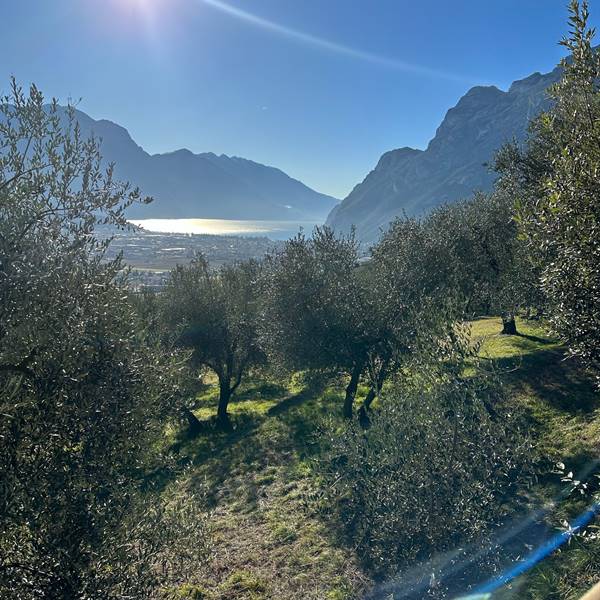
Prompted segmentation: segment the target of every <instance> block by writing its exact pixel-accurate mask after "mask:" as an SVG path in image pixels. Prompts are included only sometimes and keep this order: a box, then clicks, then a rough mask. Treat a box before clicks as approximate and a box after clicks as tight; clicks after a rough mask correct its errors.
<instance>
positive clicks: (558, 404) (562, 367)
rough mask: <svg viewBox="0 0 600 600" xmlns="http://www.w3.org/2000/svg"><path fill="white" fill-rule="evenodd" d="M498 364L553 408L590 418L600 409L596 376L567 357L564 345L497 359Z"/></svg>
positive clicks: (516, 383) (516, 386)
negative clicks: (592, 376) (592, 375)
mask: <svg viewBox="0 0 600 600" xmlns="http://www.w3.org/2000/svg"><path fill="white" fill-rule="evenodd" d="M494 364H495V365H496V366H497V367H498V369H499V370H500V372H501V373H504V375H505V377H506V381H507V383H508V384H509V385H510V386H511V387H513V388H514V389H516V391H526V392H528V393H533V394H534V395H535V396H537V398H538V399H539V401H540V402H543V403H545V404H547V405H548V406H550V407H552V408H555V409H558V410H560V411H563V412H565V413H568V414H569V415H579V416H582V415H583V416H586V415H588V416H590V417H591V416H593V413H594V412H595V411H596V410H597V409H599V408H600V392H599V391H598V390H597V388H596V386H595V384H594V382H593V380H592V378H591V377H589V376H588V375H587V374H586V373H585V371H584V370H583V369H582V367H581V366H580V365H579V364H577V363H576V361H575V360H573V359H567V358H565V353H564V350H563V349H561V348H553V349H549V350H538V351H537V352H533V353H530V354H524V355H519V356H513V357H507V358H502V359H496V360H495V361H494Z"/></svg>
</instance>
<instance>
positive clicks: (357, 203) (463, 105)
mask: <svg viewBox="0 0 600 600" xmlns="http://www.w3.org/2000/svg"><path fill="white" fill-rule="evenodd" d="M559 77H560V69H559V68H558V67H557V68H556V69H554V70H553V71H552V72H550V73H546V74H544V75H542V74H540V73H534V74H533V75H530V76H529V77H527V78H525V79H522V80H520V81H515V82H514V83H513V84H512V85H511V86H510V89H509V90H508V91H507V92H504V91H502V90H500V89H498V88H497V87H495V86H489V87H487V86H486V87H483V86H478V87H474V88H472V89H471V90H469V91H468V92H467V93H466V94H465V95H464V96H463V97H462V98H461V99H460V100H459V101H458V104H457V105H456V106H455V107H454V108H451V109H450V110H449V111H448V112H447V113H446V116H445V118H444V120H443V121H442V124H441V125H440V126H439V127H438V129H437V131H436V133H435V137H434V138H433V139H432V140H431V141H430V142H429V145H428V146H427V149H426V150H416V149H414V148H406V147H405V148H399V149H397V150H391V151H389V152H386V153H385V154H384V155H383V156H382V157H381V158H380V159H379V162H378V163H377V166H376V167H375V169H374V170H373V171H371V172H370V173H369V174H368V175H367V177H366V178H365V179H364V181H363V182H362V183H359V184H358V185H357V186H356V187H355V188H354V189H353V190H352V192H350V194H349V195H348V196H347V197H346V198H345V199H344V200H343V201H342V202H341V203H340V204H338V205H337V206H335V207H334V208H333V210H332V211H331V213H330V214H329V216H328V218H327V224H328V225H330V226H331V227H333V228H334V229H336V230H338V231H348V230H349V229H350V228H351V226H353V225H354V226H355V227H356V231H357V236H358V237H359V239H361V240H363V241H367V242H370V241H374V240H376V239H377V238H378V237H379V234H380V232H381V230H382V229H384V228H385V227H386V226H387V225H388V224H389V222H390V221H392V220H393V219H394V218H395V217H397V216H399V215H402V214H405V213H406V214H407V215H412V216H418V215H421V214H424V213H426V212H428V211H429V210H431V209H432V208H433V207H435V206H438V205H440V204H444V203H447V202H453V201H456V200H459V199H461V198H466V197H468V196H470V195H471V194H472V193H473V192H474V191H475V190H484V191H485V190H490V189H491V187H492V185H493V182H494V179H495V175H494V174H493V173H491V172H490V170H489V167H487V166H486V163H489V162H490V161H491V159H492V158H493V156H494V153H495V152H496V150H498V149H499V148H500V147H501V146H502V145H503V143H505V142H507V141H510V140H512V139H517V140H522V139H523V138H524V136H525V134H526V131H527V124H528V122H529V120H530V119H531V118H532V117H534V116H535V115H536V114H538V113H539V112H540V111H541V110H542V109H544V108H547V107H548V105H549V100H548V98H547V96H546V93H545V90H546V89H547V88H548V86H550V85H551V84H552V83H554V82H556V81H557V80H558V79H559Z"/></svg>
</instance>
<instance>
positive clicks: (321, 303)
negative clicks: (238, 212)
mask: <svg viewBox="0 0 600 600" xmlns="http://www.w3.org/2000/svg"><path fill="white" fill-rule="evenodd" d="M366 281H367V279H366V276H365V275H364V274H363V272H362V271H361V269H360V268H359V267H358V245H357V242H356V240H355V239H354V236H353V235H352V234H351V235H349V236H347V237H344V236H340V237H338V236H336V235H335V233H334V232H333V231H332V230H331V229H329V228H327V227H323V228H319V227H317V228H315V230H314V232H313V235H312V237H311V238H307V237H305V236H304V235H303V234H299V235H298V236H296V237H295V238H293V239H291V240H289V241H288V242H286V244H285V246H284V248H283V250H282V251H281V252H279V253H278V254H276V255H274V256H271V257H270V259H269V261H268V264H267V268H266V276H265V278H264V292H263V298H264V318H263V334H262V339H263V344H264V345H265V347H267V349H268V351H269V354H270V355H271V356H272V357H273V358H274V359H275V360H277V359H279V361H280V362H282V363H283V364H284V365H286V366H288V367H289V368H292V369H318V370H331V371H335V370H340V371H342V372H344V373H347V374H349V375H350V382H349V384H348V386H347V388H346V398H345V402H344V415H345V416H346V417H351V416H352V403H353V400H354V396H355V394H356V390H357V386H358V382H359V379H360V376H361V374H362V373H363V372H364V370H365V368H366V366H367V362H368V361H369V359H374V357H375V356H377V355H378V354H380V353H381V352H382V351H383V349H384V347H385V345H386V344H387V339H388V336H387V335H386V332H387V331H388V327H387V324H386V323H385V319H384V318H382V317H383V315H382V313H381V311H380V310H379V309H378V306H377V295H376V293H375V291H374V290H373V289H371V288H370V287H369V286H367V285H365V283H366Z"/></svg>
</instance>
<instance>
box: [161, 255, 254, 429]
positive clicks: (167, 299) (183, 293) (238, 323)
mask: <svg viewBox="0 0 600 600" xmlns="http://www.w3.org/2000/svg"><path fill="white" fill-rule="evenodd" d="M259 273H260V265H259V264H258V263H257V262H255V261H247V262H242V263H239V264H236V265H228V266H223V267H222V268H220V269H217V270H212V269H211V268H210V266H209V264H208V262H207V261H206V259H205V258H204V257H203V256H201V255H200V256H197V257H196V258H195V259H194V260H193V261H192V262H191V263H190V264H189V265H186V266H183V265H179V266H178V267H177V268H175V269H174V270H173V271H172V273H171V276H170V279H169V281H168V283H167V285H166V287H165V289H164V293H163V294H162V295H161V304H162V314H163V319H164V322H165V323H166V324H167V325H168V326H169V327H170V328H171V329H172V330H173V331H175V332H176V340H177V343H178V344H179V345H180V346H183V347H185V348H189V349H190V350H191V351H192V356H191V360H192V366H193V367H194V368H199V367H208V368H209V369H211V370H212V371H213V372H214V373H215V374H216V376H217V378H218V380H219V403H218V408H217V423H218V424H219V425H220V426H222V427H225V428H228V427H230V421H229V415H228V412H227V407H228V405H229V401H230V400H231V397H232V395H233V394H234V392H235V391H236V390H237V388H238V387H239V385H240V384H241V382H242V379H243V377H244V376H245V375H246V374H248V372H249V371H250V370H252V369H253V368H256V367H259V366H261V365H262V364H263V363H264V361H265V355H264V353H263V351H262V349H261V347H260V345H259V343H258V333H257V325H258V293H259Z"/></svg>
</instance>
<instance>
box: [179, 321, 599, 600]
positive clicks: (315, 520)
mask: <svg viewBox="0 0 600 600" xmlns="http://www.w3.org/2000/svg"><path fill="white" fill-rule="evenodd" d="M518 325H519V330H520V331H521V332H522V334H521V335H518V336H502V335H499V334H498V332H499V330H500V319H498V318H483V319H479V320H477V321H475V322H474V323H473V329H472V335H473V337H474V338H475V339H477V340H480V341H481V342H482V346H481V355H482V357H484V358H486V359H489V361H490V362H491V363H492V362H493V364H494V365H495V366H496V367H497V368H498V369H499V370H500V371H501V372H503V374H504V376H503V379H504V381H505V384H506V385H507V387H508V389H509V392H510V397H511V402H512V403H513V405H514V409H515V410H518V411H520V412H522V413H523V418H524V419H525V420H526V422H527V424H528V429H529V431H530V432H531V436H532V440H533V441H534V443H535V445H536V447H537V448H538V449H539V451H540V454H541V456H543V457H544V458H546V459H548V471H547V476H545V477H544V478H543V480H542V481H541V482H540V484H538V486H537V492H536V493H535V494H534V495H533V496H532V500H531V509H532V511H533V509H534V507H536V506H538V505H541V504H543V503H545V501H546V500H547V499H548V498H549V497H556V495H557V494H559V493H560V491H561V490H562V489H563V488H564V484H561V483H560V480H559V477H557V476H556V475H553V474H552V473H550V471H551V470H552V466H551V465H552V464H553V463H554V461H558V460H562V461H564V462H565V464H566V465H567V467H568V468H572V469H573V470H574V471H575V472H576V473H577V472H579V471H580V469H584V468H585V467H586V465H588V464H589V463H590V461H593V459H594V457H595V456H596V455H597V451H598V448H599V447H600V431H599V429H598V414H599V412H600V398H599V396H598V394H597V392H596V391H595V389H594V387H593V384H592V382H591V380H590V379H589V378H587V377H586V376H585V374H584V373H583V372H582V371H581V370H580V369H578V367H577V366H576V365H575V364H573V363H572V362H569V361H565V360H564V348H563V347H561V346H560V345H559V344H558V343H557V342H556V341H555V340H553V339H551V338H549V337H548V335H547V334H546V332H545V330H544V329H543V327H541V326H540V325H539V324H537V323H535V322H533V321H524V320H519V324H518ZM365 392H366V390H365V389H364V388H361V394H364V393H365ZM342 394H343V390H342V388H335V387H334V388H328V389H325V390H323V389H320V390H319V389H310V388H309V389H304V390H303V389H301V388H298V387H296V386H295V385H291V386H290V387H288V388H286V387H283V386H281V385H279V384H274V383H268V382H259V381H255V382H252V383H248V384H247V385H245V386H244V388H243V390H242V391H241V392H240V394H239V395H237V397H236V398H235V399H234V401H233V403H232V407H231V410H232V416H233V420H234V422H235V426H236V430H235V432H233V433H230V434H224V433H219V432H216V431H214V430H212V429H211V428H210V427H209V426H207V429H206V431H205V432H204V433H202V434H201V435H200V437H199V438H197V439H196V440H194V441H192V442H184V444H183V445H182V446H180V445H179V444H177V451H178V455H179V460H180V462H181V463H182V464H186V463H188V461H189V462H190V463H191V464H192V465H193V466H192V467H191V470H190V472H189V473H188V475H189V476H190V478H191V480H192V481H195V482H197V485H198V486H199V489H202V490H203V493H204V494H206V498H207V501H208V503H209V505H210V506H212V508H213V512H212V513H211V514H210V519H211V524H212V535H213V538H214V542H215V552H214V554H213V555H212V557H211V559H210V560H209V561H208V562H207V563H206V564H204V565H202V566H201V568H200V569H199V572H197V573H190V574H189V582H190V583H189V584H188V585H184V586H182V588H181V590H180V592H181V597H185V598H203V599H205V600H217V599H225V598H227V599H228V600H242V599H244V600H250V599H252V600H270V599H277V598H289V599H290V600H293V599H298V600H299V599H300V598H302V599H314V600H322V599H329V600H342V599H351V598H361V597H363V596H364V593H365V592H366V591H367V590H369V589H372V587H373V585H374V582H373V581H372V579H371V578H370V577H369V576H368V575H367V573H366V572H365V571H364V570H363V569H362V567H361V561H360V556H357V555H356V553H355V552H354V551H353V550H352V548H351V546H350V545H349V543H348V540H347V539H345V538H344V536H343V535H341V534H340V531H339V529H338V528H337V527H336V526H335V523H334V522H332V520H331V519H330V518H329V516H328V515H329V510H328V509H325V510H323V507H322V506H321V509H319V506H320V502H321V501H322V498H323V497H325V496H326V493H327V492H326V490H323V489H321V487H320V486H321V482H320V481H319V479H318V477H316V476H315V474H314V472H313V469H312V465H313V463H314V459H315V458H316V457H318V455H319V453H320V452H321V447H320V438H319V436H317V435H316V433H317V432H318V431H319V427H320V426H321V425H322V424H323V422H324V421H325V420H326V419H328V418H339V417H336V416H335V415H337V414H338V411H337V410H336V409H337V407H339V404H340V400H341V397H342ZM361 394H359V395H361ZM216 399H217V392H216V390H215V389H214V388H212V387H210V386H209V388H208V389H207V391H206V392H205V393H204V394H202V395H200V396H199V397H198V405H197V409H196V411H195V412H196V414H197V416H198V417H199V418H200V419H202V420H203V421H206V420H207V419H209V418H210V417H211V416H212V415H213V414H214V411H215V407H216ZM332 415H334V416H333V417H332ZM174 434H175V432H174V431H171V432H170V434H169V435H170V436H174ZM173 441H174V438H173V437H169V438H168V442H169V443H173ZM578 509H580V504H577V503H575V504H574V505H571V506H569V505H568V503H567V504H566V505H561V506H560V507H559V510H558V512H557V513H556V514H552V515H548V519H547V521H546V524H545V525H541V524H540V526H539V529H538V530H537V531H538V533H540V530H543V532H544V533H547V534H548V535H550V534H551V533H552V526H553V525H555V524H557V522H558V521H557V520H560V519H561V518H566V516H567V515H568V514H569V511H573V510H578ZM526 534H527V531H525V532H523V533H522V535H521V536H519V537H518V538H517V539H515V540H513V542H512V543H514V544H521V549H522V551H523V552H528V548H530V545H531V544H532V543H533V540H532V539H531V537H528V536H527V535H526ZM538 542H539V543H541V539H540V540H538ZM538 542H536V543H538ZM513 550H514V548H513ZM577 560H578V554H577V551H576V550H575V551H574V552H570V551H569V550H566V551H564V552H563V553H562V554H559V555H557V556H556V557H555V558H553V559H551V562H550V563H549V565H548V566H546V563H542V565H541V567H540V568H538V569H537V570H536V571H534V572H533V573H532V574H530V575H528V576H527V577H526V578H522V581H520V582H519V587H520V591H519V593H520V595H519V596H518V597H519V598H523V599H528V600H542V599H544V598H548V597H553V598H558V597H560V598H563V597H565V596H564V595H562V593H563V592H564V590H565V589H567V588H568V587H569V586H573V585H574V584H573V582H572V573H571V569H573V568H574V566H575V565H576V561H577ZM577 585H579V586H581V582H580V581H579V583H577ZM583 585H584V586H585V585H591V583H590V582H584V584H583ZM584 589H585V588H584ZM578 591H580V592H581V591H582V589H581V587H579V588H578ZM186 594H187V595H186ZM194 594H195V595H194ZM551 594H558V595H551ZM374 597H377V598H379V597H380V596H377V595H375V596H374ZM386 597H388V596H386ZM402 597H405V596H404V595H403V596H402ZM509 597H513V596H509ZM569 597H570V596H569ZM573 597H579V596H573ZM410 598H413V596H410ZM415 598H416V597H415Z"/></svg>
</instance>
